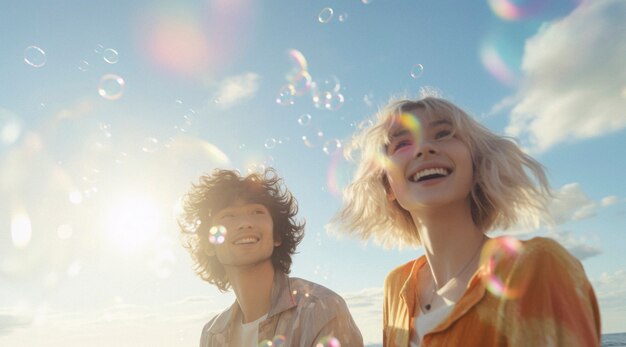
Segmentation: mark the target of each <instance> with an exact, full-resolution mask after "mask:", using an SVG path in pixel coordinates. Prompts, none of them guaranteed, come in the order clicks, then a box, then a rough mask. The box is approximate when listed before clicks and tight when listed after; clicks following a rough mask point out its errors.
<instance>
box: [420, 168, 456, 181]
mask: <svg viewBox="0 0 626 347" xmlns="http://www.w3.org/2000/svg"><path fill="white" fill-rule="evenodd" d="M430 175H441V176H448V170H446V169H444V168H436V169H425V170H421V171H418V172H417V173H415V175H413V182H417V181H418V180H419V179H420V178H422V177H426V176H430Z"/></svg>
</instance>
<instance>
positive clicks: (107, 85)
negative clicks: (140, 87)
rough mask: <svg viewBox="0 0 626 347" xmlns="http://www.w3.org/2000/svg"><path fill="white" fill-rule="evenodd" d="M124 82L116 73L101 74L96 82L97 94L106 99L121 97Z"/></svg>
mask: <svg viewBox="0 0 626 347" xmlns="http://www.w3.org/2000/svg"><path fill="white" fill-rule="evenodd" d="M125 86H126V82H124V79H123V78H122V77H120V76H118V75H114V74H107V75H104V76H102V78H101V79H100V83H99V84H98V94H100V96H101V97H103V98H105V99H107V100H117V99H119V98H121V97H122V94H123V93H124V88H125Z"/></svg>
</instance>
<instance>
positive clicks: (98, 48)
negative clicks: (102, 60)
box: [93, 44, 104, 54]
mask: <svg viewBox="0 0 626 347" xmlns="http://www.w3.org/2000/svg"><path fill="white" fill-rule="evenodd" d="M93 51H94V53H96V54H102V52H104V46H103V45H101V44H97V45H96V47H95V48H94V49H93Z"/></svg>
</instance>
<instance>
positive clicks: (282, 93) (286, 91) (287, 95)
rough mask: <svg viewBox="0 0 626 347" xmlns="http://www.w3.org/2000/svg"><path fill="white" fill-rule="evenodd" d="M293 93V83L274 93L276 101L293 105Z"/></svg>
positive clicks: (294, 93)
mask: <svg viewBox="0 0 626 347" xmlns="http://www.w3.org/2000/svg"><path fill="white" fill-rule="evenodd" d="M295 95H296V91H295V89H294V87H293V85H291V84H287V85H285V86H283V87H282V88H280V90H279V91H278V95H276V103H277V104H279V105H283V106H289V105H293V104H294V96H295Z"/></svg>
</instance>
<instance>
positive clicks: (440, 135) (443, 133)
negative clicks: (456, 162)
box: [435, 130, 452, 139]
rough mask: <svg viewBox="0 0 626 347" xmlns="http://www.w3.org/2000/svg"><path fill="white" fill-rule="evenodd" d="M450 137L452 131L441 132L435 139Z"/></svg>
mask: <svg viewBox="0 0 626 347" xmlns="http://www.w3.org/2000/svg"><path fill="white" fill-rule="evenodd" d="M450 135H452V131H450V130H440V131H438V132H437V133H436V134H435V138H436V139H444V138H448V137H450Z"/></svg>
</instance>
